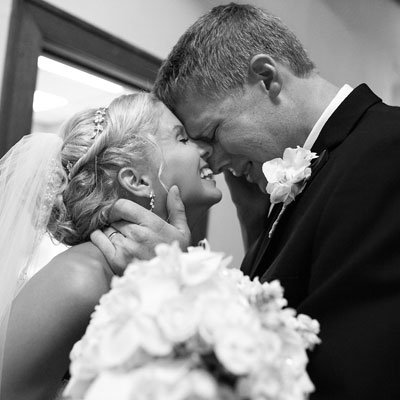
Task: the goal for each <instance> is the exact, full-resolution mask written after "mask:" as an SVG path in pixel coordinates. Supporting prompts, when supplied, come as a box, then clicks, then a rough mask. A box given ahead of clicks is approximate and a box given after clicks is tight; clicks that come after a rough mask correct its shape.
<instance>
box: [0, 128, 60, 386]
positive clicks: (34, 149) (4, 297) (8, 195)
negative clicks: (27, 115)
mask: <svg viewBox="0 0 400 400" xmlns="http://www.w3.org/2000/svg"><path fill="white" fill-rule="evenodd" d="M62 145H63V140H62V139H61V137H60V136H58V135H56V134H52V133H36V134H31V135H27V136H24V137H23V138H22V139H21V140H20V141H19V142H18V143H17V144H16V145H15V146H13V147H12V148H11V149H10V150H9V151H8V153H7V154H6V155H5V156H4V157H3V158H2V159H1V160H0V391H1V383H2V380H1V377H2V372H3V361H4V350H5V339H6V338H5V337H6V332H7V326H8V320H9V315H10V309H11V304H12V301H13V299H14V297H15V296H16V295H17V293H18V291H19V290H20V288H21V287H22V286H23V284H24V283H25V282H26V281H27V280H28V279H29V278H30V276H31V274H32V271H31V270H30V269H31V268H30V266H31V265H32V263H31V261H32V260H33V257H34V255H35V251H36V249H37V247H38V244H39V241H40V239H41V238H42V236H43V234H44V233H45V231H46V226H47V223H48V220H49V217H50V213H51V210H52V207H53V204H54V199H55V196H56V194H57V191H58V188H59V187H60V186H59V185H60V183H61V180H60V179H62V176H63V175H62V167H61V148H62Z"/></svg>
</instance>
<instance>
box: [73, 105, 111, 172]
mask: <svg viewBox="0 0 400 400" xmlns="http://www.w3.org/2000/svg"><path fill="white" fill-rule="evenodd" d="M106 113H107V107H100V108H98V109H97V110H96V112H95V115H94V119H93V123H94V128H93V135H92V139H96V138H97V136H98V135H99V134H101V133H103V130H104V125H103V124H104V121H105V120H106V118H105V117H106ZM79 160H80V159H78V161H79ZM78 161H77V162H76V163H75V164H74V163H72V162H71V161H68V162H67V165H66V167H65V168H66V171H67V174H68V180H71V178H72V174H71V171H72V170H73V168H74V165H76V164H77V163H78ZM96 161H97V160H96ZM96 170H97V168H96ZM96 180H97V179H96Z"/></svg>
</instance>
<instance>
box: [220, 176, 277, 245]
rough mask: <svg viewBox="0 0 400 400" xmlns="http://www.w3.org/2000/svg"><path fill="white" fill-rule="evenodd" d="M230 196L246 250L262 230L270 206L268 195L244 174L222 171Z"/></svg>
mask: <svg viewBox="0 0 400 400" xmlns="http://www.w3.org/2000/svg"><path fill="white" fill-rule="evenodd" d="M224 177H225V181H226V183H227V185H228V188H229V191H230V194H231V198H232V201H233V203H234V204H235V207H236V212H237V216H238V219H239V222H240V227H241V230H242V237H243V243H244V247H245V249H246V251H247V250H248V249H249V247H250V246H251V245H252V243H253V242H255V241H256V240H257V238H258V236H259V235H260V233H261V232H262V231H263V229H264V226H265V222H266V220H267V216H268V210H269V206H270V202H269V196H268V195H266V194H265V193H262V192H261V190H260V188H259V187H258V185H257V184H255V183H250V182H248V181H247V180H246V178H245V177H244V176H240V177H237V176H233V175H232V173H231V172H229V171H224Z"/></svg>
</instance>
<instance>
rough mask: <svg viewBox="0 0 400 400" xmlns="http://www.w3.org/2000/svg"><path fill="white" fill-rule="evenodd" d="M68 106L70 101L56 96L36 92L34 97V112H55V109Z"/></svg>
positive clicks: (39, 91)
mask: <svg viewBox="0 0 400 400" xmlns="http://www.w3.org/2000/svg"><path fill="white" fill-rule="evenodd" d="M67 104H68V100H67V99H66V98H64V97H61V96H56V95H55V94H51V93H47V92H43V91H41V90H36V91H35V93H34V96H33V111H34V112H41V111H48V110H53V109H55V108H60V107H64V106H66V105H67Z"/></svg>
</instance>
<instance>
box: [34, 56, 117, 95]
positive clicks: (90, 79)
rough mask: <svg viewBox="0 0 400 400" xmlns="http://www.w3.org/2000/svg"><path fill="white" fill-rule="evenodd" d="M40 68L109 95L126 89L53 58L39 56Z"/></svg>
mask: <svg viewBox="0 0 400 400" xmlns="http://www.w3.org/2000/svg"><path fill="white" fill-rule="evenodd" d="M38 67H39V69H41V70H43V71H47V72H50V73H53V74H56V75H59V76H62V77H64V78H67V79H71V80H73V81H76V82H80V83H83V84H85V85H88V86H92V87H94V88H96V89H100V90H103V91H105V92H108V93H113V94H119V93H122V92H124V88H123V87H122V86H121V85H117V84H116V83H113V82H110V81H108V80H106V79H103V78H99V77H98V76H95V75H92V74H89V73H87V72H84V71H81V70H80V69H77V68H74V67H70V66H69V65H66V64H63V63H61V62H58V61H55V60H52V59H51V58H47V57H44V56H39V58H38Z"/></svg>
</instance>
